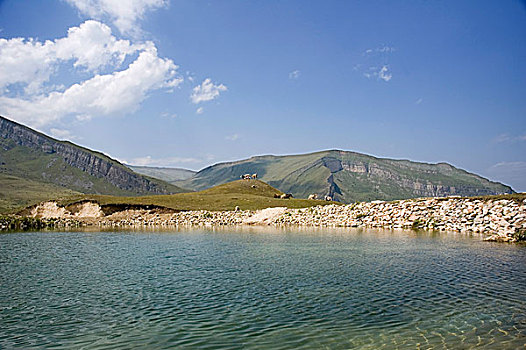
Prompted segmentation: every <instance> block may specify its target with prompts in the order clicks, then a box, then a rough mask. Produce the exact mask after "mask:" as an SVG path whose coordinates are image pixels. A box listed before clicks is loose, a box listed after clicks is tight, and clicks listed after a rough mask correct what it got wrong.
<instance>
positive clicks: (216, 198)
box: [59, 180, 334, 211]
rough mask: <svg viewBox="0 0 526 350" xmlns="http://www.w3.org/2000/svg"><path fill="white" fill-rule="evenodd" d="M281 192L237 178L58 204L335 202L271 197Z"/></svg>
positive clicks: (214, 207)
mask: <svg viewBox="0 0 526 350" xmlns="http://www.w3.org/2000/svg"><path fill="white" fill-rule="evenodd" d="M252 186H256V187H255V188H254V187H252ZM281 193H282V192H280V191H279V190H276V189H275V188H273V187H272V186H270V185H268V184H266V183H264V182H262V181H259V180H250V181H247V180H238V181H234V182H230V183H227V184H223V185H219V186H216V187H213V188H210V189H207V190H204V191H201V192H190V193H178V194H173V195H156V196H141V197H116V196H102V195H80V196H75V197H71V198H66V199H64V200H62V201H59V203H60V204H61V205H69V204H72V203H74V202H77V201H82V200H92V201H95V202H97V203H99V204H100V205H111V204H129V205H156V206H162V207H166V208H170V209H174V210H210V211H221V210H234V208H235V207H236V206H238V207H239V208H240V209H241V210H257V209H264V208H270V207H288V208H306V207H311V206H315V205H326V204H334V202H327V201H320V200H316V201H314V200H307V199H295V198H292V199H279V198H274V194H281Z"/></svg>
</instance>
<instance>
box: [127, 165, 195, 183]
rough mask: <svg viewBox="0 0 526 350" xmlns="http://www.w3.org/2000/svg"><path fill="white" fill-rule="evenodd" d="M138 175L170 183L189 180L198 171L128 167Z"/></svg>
mask: <svg viewBox="0 0 526 350" xmlns="http://www.w3.org/2000/svg"><path fill="white" fill-rule="evenodd" d="M126 166H127V167H128V168H130V169H131V170H133V171H135V172H136V173H138V174H142V175H146V176H149V177H153V178H156V179H160V180H163V181H166V182H169V183H173V182H176V181H181V180H188V179H189V178H191V177H192V176H194V175H195V174H196V171H193V170H188V169H182V168H163V167H151V166H136V165H126Z"/></svg>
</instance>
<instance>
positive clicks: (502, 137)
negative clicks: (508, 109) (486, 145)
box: [492, 134, 526, 143]
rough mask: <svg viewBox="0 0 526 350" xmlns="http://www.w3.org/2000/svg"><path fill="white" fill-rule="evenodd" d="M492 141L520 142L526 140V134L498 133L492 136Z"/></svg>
mask: <svg viewBox="0 0 526 350" xmlns="http://www.w3.org/2000/svg"><path fill="white" fill-rule="evenodd" d="M492 141H493V143H507V142H522V141H526V135H519V136H514V135H510V134H499V135H497V136H495V137H494V138H493V140H492Z"/></svg>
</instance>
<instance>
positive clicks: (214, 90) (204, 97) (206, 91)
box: [190, 78, 227, 104]
mask: <svg viewBox="0 0 526 350" xmlns="http://www.w3.org/2000/svg"><path fill="white" fill-rule="evenodd" d="M192 91H193V92H192V95H191V96H190V99H191V100H192V102H193V103H195V104H198V103H201V102H206V101H211V100H213V99H215V98H217V97H219V94H220V93H221V92H222V91H227V87H226V86H225V85H223V84H219V85H215V84H214V83H212V80H211V79H210V78H207V79H205V80H204V81H203V82H202V83H201V85H197V86H196V87H194V89H193V90H192Z"/></svg>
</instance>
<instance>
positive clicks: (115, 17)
mask: <svg viewBox="0 0 526 350" xmlns="http://www.w3.org/2000/svg"><path fill="white" fill-rule="evenodd" d="M65 1H66V2H67V3H69V4H70V5H72V6H74V7H76V8H77V9H78V10H79V12H80V13H82V14H83V15H86V16H89V17H91V18H95V19H109V20H110V21H112V22H113V24H114V25H115V26H116V27H117V28H118V29H119V31H120V32H121V33H127V34H136V33H138V32H140V29H139V28H140V27H139V24H138V22H139V21H140V20H141V19H143V17H144V14H145V13H146V12H147V11H150V10H155V9H158V8H163V7H166V6H168V3H169V1H168V0H65Z"/></svg>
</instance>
